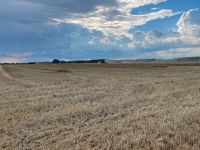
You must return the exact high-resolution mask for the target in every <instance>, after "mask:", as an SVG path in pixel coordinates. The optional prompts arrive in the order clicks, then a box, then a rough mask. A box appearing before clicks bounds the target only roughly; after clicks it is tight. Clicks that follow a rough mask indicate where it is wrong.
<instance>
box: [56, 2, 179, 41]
mask: <svg viewBox="0 0 200 150" xmlns="http://www.w3.org/2000/svg"><path fill="white" fill-rule="evenodd" d="M165 1H166V0H140V1H134V0H116V3H117V5H114V6H107V7H106V6H96V7H95V10H94V11H92V12H89V13H87V14H76V15H72V16H71V17H69V18H66V19H54V21H55V22H57V23H62V22H65V23H72V24H77V25H80V26H82V27H84V28H86V29H88V30H90V31H91V32H92V31H94V30H95V31H100V32H102V33H103V35H104V36H105V38H106V39H110V38H111V39H112V40H113V39H117V40H119V39H121V38H123V37H127V38H129V39H133V35H132V34H131V33H129V29H131V28H134V27H136V26H141V25H144V24H146V23H147V22H149V21H152V20H155V19H163V18H165V17H170V16H173V15H175V14H177V13H174V12H173V11H172V10H168V9H161V10H159V11H155V12H150V13H148V14H141V15H134V14H131V13H130V12H131V10H132V9H135V8H137V7H141V6H144V5H149V4H158V3H161V2H165ZM106 39H103V43H105V41H108V40H106ZM98 43H99V41H98Z"/></svg>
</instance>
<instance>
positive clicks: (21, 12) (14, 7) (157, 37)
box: [0, 0, 200, 63]
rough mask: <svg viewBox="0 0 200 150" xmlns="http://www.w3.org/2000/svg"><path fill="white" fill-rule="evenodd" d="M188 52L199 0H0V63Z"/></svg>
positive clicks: (193, 46) (198, 50) (194, 48)
mask: <svg viewBox="0 0 200 150" xmlns="http://www.w3.org/2000/svg"><path fill="white" fill-rule="evenodd" d="M192 56H200V1H199V0H184V1H181V0H0V62H8V63H10V62H32V61H51V60H52V59H54V58H57V59H63V60H79V59H100V58H101V59H102V58H104V59H138V58H159V59H170V58H178V57H192Z"/></svg>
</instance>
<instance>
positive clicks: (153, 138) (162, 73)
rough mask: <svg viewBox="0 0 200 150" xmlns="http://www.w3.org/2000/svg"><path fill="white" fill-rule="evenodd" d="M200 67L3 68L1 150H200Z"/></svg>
mask: <svg viewBox="0 0 200 150" xmlns="http://www.w3.org/2000/svg"><path fill="white" fill-rule="evenodd" d="M199 133H200V66H198V65H197V64H194V65H187V64H184V65H180V64H179V65H174V64H43V65H41V64H40V65H1V67H0V149H8V150H15V149H16V150H23V149H31V150H40V149H43V150H48V149H49V150H54V149H58V150H62V149H63V150H70V149H73V150H74V149H81V150H82V149H83V150H87V149H92V150H93V149H105V150H109V149H110V150H112V149H118V150H126V149H134V150H135V149H136V150H170V149H175V150H176V149H177V150H198V149H200V134H199Z"/></svg>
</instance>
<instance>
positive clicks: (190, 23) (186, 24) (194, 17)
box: [177, 9, 200, 43]
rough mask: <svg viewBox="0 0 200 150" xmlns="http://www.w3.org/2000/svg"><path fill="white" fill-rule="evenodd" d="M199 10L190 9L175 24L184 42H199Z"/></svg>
mask: <svg viewBox="0 0 200 150" xmlns="http://www.w3.org/2000/svg"><path fill="white" fill-rule="evenodd" d="M199 15H200V9H191V10H189V11H187V12H185V13H183V15H182V16H181V18H180V20H179V21H178V22H177V27H178V30H177V31H178V32H179V33H180V35H181V38H182V40H183V41H185V42H192V43H198V42H200V19H199V18H200V17H199Z"/></svg>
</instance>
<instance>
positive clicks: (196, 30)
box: [128, 9, 200, 48]
mask: <svg viewBox="0 0 200 150" xmlns="http://www.w3.org/2000/svg"><path fill="white" fill-rule="evenodd" d="M199 15H200V9H191V10H189V11H187V12H184V13H183V14H182V16H181V17H180V19H179V20H178V22H177V30H176V31H173V32H174V33H175V34H174V35H171V34H169V33H163V34H164V35H165V36H159V32H155V31H149V32H146V33H145V32H136V33H134V35H136V36H140V37H142V38H140V39H139V40H137V39H134V40H133V41H132V42H130V43H129V44H128V46H129V47H130V48H135V47H141V46H142V47H153V46H155V45H157V46H158V45H160V46H162V45H165V46H166V45H169V46H170V47H172V46H174V47H177V46H179V47H180V46H183V45H185V46H187V47H192V46H195V47H196V46H199V44H200V17H199ZM138 33H139V34H140V35H137V34H138ZM161 35H162V34H161Z"/></svg>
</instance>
